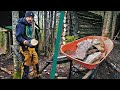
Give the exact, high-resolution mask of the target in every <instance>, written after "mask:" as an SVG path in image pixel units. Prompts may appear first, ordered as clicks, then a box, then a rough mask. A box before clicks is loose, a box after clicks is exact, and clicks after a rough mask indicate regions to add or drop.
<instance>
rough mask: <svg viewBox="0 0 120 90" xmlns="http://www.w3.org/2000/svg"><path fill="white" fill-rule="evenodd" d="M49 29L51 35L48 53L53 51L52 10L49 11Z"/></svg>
mask: <svg viewBox="0 0 120 90" xmlns="http://www.w3.org/2000/svg"><path fill="white" fill-rule="evenodd" d="M50 19H51V20H50V31H51V37H50V55H51V54H52V53H53V43H52V42H53V27H52V25H53V11H51V17H50Z"/></svg>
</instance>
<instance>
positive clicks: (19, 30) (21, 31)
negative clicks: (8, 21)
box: [16, 24, 26, 44]
mask: <svg viewBox="0 0 120 90" xmlns="http://www.w3.org/2000/svg"><path fill="white" fill-rule="evenodd" d="M23 35H24V26H23V25H21V24H18V25H17V26H16V39H17V41H18V42H19V43H23V44H24V43H25V42H26V40H25V39H24V38H23Z"/></svg>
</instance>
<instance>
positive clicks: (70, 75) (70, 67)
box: [68, 60, 73, 79]
mask: <svg viewBox="0 0 120 90" xmlns="http://www.w3.org/2000/svg"><path fill="white" fill-rule="evenodd" d="M72 65H73V63H72V60H70V69H69V77H68V79H70V78H71V71H72Z"/></svg>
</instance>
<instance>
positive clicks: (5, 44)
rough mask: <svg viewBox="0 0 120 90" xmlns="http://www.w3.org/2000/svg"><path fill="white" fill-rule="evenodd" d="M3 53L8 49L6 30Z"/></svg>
mask: <svg viewBox="0 0 120 90" xmlns="http://www.w3.org/2000/svg"><path fill="white" fill-rule="evenodd" d="M4 40H5V41H4V54H6V53H7V51H8V49H9V48H8V32H4Z"/></svg>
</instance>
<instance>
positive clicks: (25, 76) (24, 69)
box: [22, 65, 29, 79]
mask: <svg viewBox="0 0 120 90" xmlns="http://www.w3.org/2000/svg"><path fill="white" fill-rule="evenodd" d="M23 67H24V68H23V75H22V79H29V78H28V74H29V66H26V65H23Z"/></svg>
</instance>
